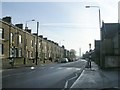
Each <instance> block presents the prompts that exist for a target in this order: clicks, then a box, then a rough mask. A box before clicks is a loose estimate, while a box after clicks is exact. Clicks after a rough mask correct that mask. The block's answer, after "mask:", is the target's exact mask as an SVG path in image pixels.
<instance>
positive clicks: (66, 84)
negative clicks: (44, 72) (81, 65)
mask: <svg viewBox="0 0 120 90" xmlns="http://www.w3.org/2000/svg"><path fill="white" fill-rule="evenodd" d="M77 77H78V75H77V73H76V74H75V76H74V77H72V78H70V79H68V80H67V81H66V83H65V86H64V88H67V87H68V82H69V81H70V80H72V79H74V78H77Z"/></svg>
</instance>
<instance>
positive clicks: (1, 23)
mask: <svg viewBox="0 0 120 90" xmlns="http://www.w3.org/2000/svg"><path fill="white" fill-rule="evenodd" d="M31 32H32V31H31V30H30V29H28V28H25V29H23V24H15V25H13V24H12V22H11V17H4V18H3V19H2V20H0V57H1V58H2V62H3V63H2V66H3V68H5V67H10V64H9V61H10V59H11V58H14V65H15V66H20V65H34V64H35V63H36V50H37V52H38V57H37V61H38V64H40V63H41V61H44V60H49V59H50V57H51V58H52V60H53V61H54V60H56V59H57V58H63V57H64V49H65V48H64V47H60V46H59V45H58V44H57V43H56V42H54V41H51V40H48V39H47V38H43V36H42V35H39V36H38V44H37V43H36V40H37V34H35V33H31ZM36 46H37V47H36Z"/></svg>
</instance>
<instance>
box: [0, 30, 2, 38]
mask: <svg viewBox="0 0 120 90" xmlns="http://www.w3.org/2000/svg"><path fill="white" fill-rule="evenodd" d="M0 39H2V29H1V28H0Z"/></svg>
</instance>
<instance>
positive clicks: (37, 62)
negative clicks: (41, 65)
mask: <svg viewBox="0 0 120 90" xmlns="http://www.w3.org/2000/svg"><path fill="white" fill-rule="evenodd" d="M38 28H39V22H37V38H36V65H37V63H38V61H37V59H38Z"/></svg>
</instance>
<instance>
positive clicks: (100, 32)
mask: <svg viewBox="0 0 120 90" xmlns="http://www.w3.org/2000/svg"><path fill="white" fill-rule="evenodd" d="M85 7H86V8H98V10H99V29H100V33H101V13H100V7H99V6H85ZM100 52H101V49H100ZM101 57H102V56H101V53H100V58H101ZM99 65H100V59H99Z"/></svg>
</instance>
